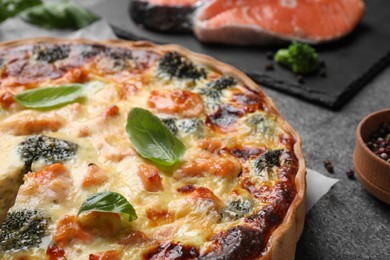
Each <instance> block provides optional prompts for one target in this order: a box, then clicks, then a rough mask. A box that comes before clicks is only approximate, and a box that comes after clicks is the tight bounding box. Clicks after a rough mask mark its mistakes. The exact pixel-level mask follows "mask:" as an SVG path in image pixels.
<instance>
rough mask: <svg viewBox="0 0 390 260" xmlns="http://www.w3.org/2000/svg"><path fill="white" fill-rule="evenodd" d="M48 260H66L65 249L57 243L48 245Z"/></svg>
mask: <svg viewBox="0 0 390 260" xmlns="http://www.w3.org/2000/svg"><path fill="white" fill-rule="evenodd" d="M46 256H47V259H48V260H66V257H65V250H64V249H63V248H61V247H59V246H57V245H49V246H48V247H47V249H46Z"/></svg>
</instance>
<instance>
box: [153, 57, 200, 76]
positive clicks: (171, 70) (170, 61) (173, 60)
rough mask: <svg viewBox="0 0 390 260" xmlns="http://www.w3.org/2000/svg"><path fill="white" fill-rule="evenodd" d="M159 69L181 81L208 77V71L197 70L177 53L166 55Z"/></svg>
mask: <svg viewBox="0 0 390 260" xmlns="http://www.w3.org/2000/svg"><path fill="white" fill-rule="evenodd" d="M158 68H159V70H160V71H161V72H163V73H166V74H168V76H169V77H177V78H180V79H193V80H195V79H200V78H205V77H206V70H205V69H203V68H197V67H196V66H195V65H194V64H193V63H192V62H190V61H189V60H187V59H186V58H185V57H183V56H181V55H180V54H179V53H177V52H168V53H166V54H165V55H164V56H163V57H162V58H161V59H160V62H159V65H158Z"/></svg>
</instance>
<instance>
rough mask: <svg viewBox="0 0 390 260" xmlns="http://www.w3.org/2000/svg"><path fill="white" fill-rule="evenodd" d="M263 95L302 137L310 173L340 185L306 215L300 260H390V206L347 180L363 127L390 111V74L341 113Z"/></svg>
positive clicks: (275, 94) (273, 93) (384, 74)
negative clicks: (358, 130)
mask: <svg viewBox="0 0 390 260" xmlns="http://www.w3.org/2000/svg"><path fill="white" fill-rule="evenodd" d="M264 90H265V92H266V93H267V94H268V95H269V96H270V97H271V98H272V99H273V100H274V102H275V104H276V106H277V107H278V108H279V110H280V111H281V113H282V115H283V116H284V117H285V118H286V119H287V121H288V122H289V123H290V124H291V125H292V126H293V127H294V128H295V129H296V130H297V132H298V133H299V135H300V136H301V138H302V143H303V151H304V155H305V160H306V164H307V167H308V168H311V169H314V170H316V171H318V172H320V173H322V174H324V175H326V176H329V177H333V178H338V179H340V181H339V182H338V183H337V184H336V185H335V186H333V187H332V189H331V190H330V191H329V192H328V193H327V194H326V195H325V196H324V197H322V198H321V199H320V201H319V202H318V203H317V204H316V205H315V206H314V207H313V208H312V209H311V210H310V211H309V212H308V214H307V215H306V220H305V227H304V231H303V234H302V236H301V239H300V240H299V242H298V245H297V252H296V259H390V206H388V205H386V204H385V203H383V202H381V201H379V200H377V199H376V198H375V197H373V196H372V195H371V194H369V193H368V192H367V191H366V190H365V189H364V188H363V186H362V185H361V184H360V182H359V181H358V179H357V178H355V179H354V180H351V179H349V178H347V176H346V174H345V172H346V171H347V170H349V169H353V163H352V153H353V149H354V145H355V131H356V127H357V125H358V123H359V121H360V120H361V119H363V118H364V117H365V116H366V115H368V114H370V113H372V112H374V111H377V110H381V109H384V108H390V68H388V69H386V70H385V71H383V72H382V73H381V74H380V75H379V76H377V77H376V78H375V79H374V80H373V81H372V82H370V83H369V84H368V85H367V86H366V87H365V88H364V89H363V90H361V91H360V92H359V93H358V94H357V95H356V96H355V97H354V98H353V99H352V101H351V102H349V103H348V104H347V105H346V106H345V107H344V108H343V109H342V110H341V111H338V112H333V111H329V110H327V109H324V108H321V107H318V106H315V105H312V104H309V103H307V102H304V101H301V100H298V99H296V98H293V97H290V96H287V95H285V94H282V93H280V92H276V91H273V90H270V89H264ZM326 159H329V160H331V161H332V163H333V165H334V167H335V173H334V174H329V173H327V171H326V170H325V168H324V165H323V161H324V160H326Z"/></svg>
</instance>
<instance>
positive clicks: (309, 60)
mask: <svg viewBox="0 0 390 260" xmlns="http://www.w3.org/2000/svg"><path fill="white" fill-rule="evenodd" d="M274 59H275V61H276V62H278V63H280V64H282V65H285V66H287V67H289V68H291V70H292V71H293V72H295V73H297V74H309V73H311V72H314V71H316V70H317V69H318V67H319V65H320V61H319V57H318V54H317V53H316V50H315V49H314V48H313V47H311V46H309V45H308V44H305V43H300V42H293V43H291V44H290V46H288V48H287V49H280V50H278V52H277V53H276V54H275V57H274Z"/></svg>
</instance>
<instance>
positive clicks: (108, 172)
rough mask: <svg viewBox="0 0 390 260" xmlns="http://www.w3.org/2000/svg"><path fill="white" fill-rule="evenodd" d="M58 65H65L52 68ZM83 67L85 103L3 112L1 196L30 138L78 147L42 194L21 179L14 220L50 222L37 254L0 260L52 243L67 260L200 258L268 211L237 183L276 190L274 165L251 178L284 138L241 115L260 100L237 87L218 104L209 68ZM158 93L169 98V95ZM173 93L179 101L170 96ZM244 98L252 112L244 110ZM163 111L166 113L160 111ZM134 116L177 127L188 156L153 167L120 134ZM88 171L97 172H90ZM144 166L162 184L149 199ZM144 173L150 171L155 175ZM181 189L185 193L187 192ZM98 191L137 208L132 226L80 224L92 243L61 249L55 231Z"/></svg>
mask: <svg viewBox="0 0 390 260" xmlns="http://www.w3.org/2000/svg"><path fill="white" fill-rule="evenodd" d="M61 62H62V63H63V62H64V61H57V63H61ZM93 64H95V65H94V66H95V67H96V66H98V65H99V66H102V67H103V68H106V67H108V66H109V65H108V64H109V63H108V62H106V63H104V61H100V63H97V62H96V63H93ZM96 64H98V65H96ZM86 66H87V65H86ZM88 66H89V67H88V70H87V71H88V80H87V81H86V82H85V83H84V84H85V88H84V92H85V97H86V98H85V99H84V100H83V101H82V102H80V103H73V104H69V105H66V106H64V107H61V108H57V109H54V110H45V111H41V110H31V109H25V108H23V107H22V106H21V105H19V104H16V103H13V104H11V105H10V106H9V107H7V108H3V109H0V129H1V131H0V139H1V140H2V142H1V143H0V158H2V160H1V161H0V184H1V187H6V186H9V183H10V182H11V181H10V180H12V178H13V176H17V175H18V174H19V173H20V171H21V170H22V168H23V166H24V163H23V161H22V159H21V157H20V155H19V154H18V151H17V147H18V145H19V144H20V143H21V142H22V141H23V140H25V139H26V138H27V137H28V136H33V135H37V134H43V135H46V136H49V137H53V138H58V139H63V140H67V141H70V142H73V143H76V144H77V145H78V150H77V154H76V155H75V156H74V157H72V158H71V159H69V160H65V161H64V162H63V165H64V167H65V168H66V169H67V171H68V173H64V174H62V175H58V177H55V178H54V179H53V180H51V179H50V180H49V179H46V180H45V184H41V185H40V186H39V187H38V188H36V186H34V185H33V184H31V183H33V182H34V181H35V180H34V179H32V177H31V176H32V175H30V174H27V175H25V177H24V181H25V183H24V184H23V185H22V186H21V188H20V190H19V194H18V196H17V198H16V203H15V205H14V206H13V207H12V208H11V211H17V210H23V209H37V210H40V211H42V212H44V213H45V214H46V215H48V216H50V221H49V227H48V235H47V236H46V237H45V238H44V239H43V241H42V243H41V245H40V246H39V247H34V248H28V249H23V250H17V251H16V252H11V251H6V252H2V253H0V255H1V257H2V259H13V258H14V257H15V256H26V257H27V256H28V259H43V258H45V257H46V250H47V248H48V246H49V245H50V244H59V245H61V247H62V248H63V250H64V252H65V257H66V258H67V259H88V258H89V256H90V254H96V253H97V252H105V251H109V250H116V251H117V252H119V253H118V254H119V255H121V256H122V257H123V259H141V258H142V257H144V255H143V254H144V253H145V252H146V251H147V250H148V248H155V247H156V246H157V245H159V244H161V243H163V241H174V242H179V243H181V244H183V245H189V246H194V247H196V248H199V253H200V254H202V253H204V252H206V250H207V249H208V248H209V246H210V239H211V238H212V237H213V236H214V235H215V234H217V233H219V232H222V231H224V230H226V229H228V228H229V227H233V226H236V225H238V224H240V223H243V221H244V218H243V216H248V215H250V214H252V213H256V212H258V211H259V210H260V209H261V208H263V207H264V206H265V205H268V202H267V201H263V200H261V199H256V198H255V197H254V196H253V194H251V193H250V190H249V189H246V188H245V187H244V185H243V180H245V178H246V179H250V181H251V182H252V184H253V185H254V186H255V187H257V189H259V190H260V189H261V187H262V186H263V185H264V184H267V185H268V186H272V185H273V184H274V183H275V181H277V176H276V174H275V172H276V169H277V166H270V167H273V169H272V170H271V169H269V170H267V171H266V172H262V174H257V175H256V174H253V169H252V168H253V167H254V166H253V165H254V164H255V163H256V158H257V157H258V156H259V155H261V154H263V153H264V152H265V151H270V150H282V149H286V147H285V145H284V144H282V143H281V142H280V136H282V135H283V134H284V130H283V129H281V128H279V127H278V125H277V124H276V123H275V122H276V121H275V118H274V115H272V114H270V113H267V112H266V111H263V110H262V109H260V108H255V109H252V110H251V111H250V112H248V111H246V110H245V109H246V108H242V107H244V105H246V104H252V103H253V102H259V101H256V97H258V94H257V93H255V92H253V91H249V90H248V89H247V88H246V87H245V86H244V85H242V83H240V82H236V83H235V84H233V86H229V87H227V88H225V89H223V90H220V91H219V92H218V93H214V94H216V96H213V95H212V94H207V93H206V92H205V89H206V90H207V88H212V87H210V85H208V84H210V82H213V81H215V79H218V78H220V77H221V76H223V75H220V74H219V73H217V72H214V71H211V70H210V69H209V68H206V67H204V69H205V70H206V71H207V75H208V76H207V77H206V78H204V79H199V80H188V79H186V80H181V79H178V78H175V77H168V76H166V75H164V73H161V71H159V69H158V62H155V63H154V64H153V65H152V66H150V67H149V68H147V69H144V70H142V71H140V72H132V71H131V69H130V71H117V72H115V73H111V74H107V75H105V74H104V73H103V74H102V73H98V72H97V71H94V70H93V69H92V67H94V66H92V65H90V64H89V65H88ZM197 66H199V67H202V65H200V64H197ZM123 79H125V80H123ZM7 80H8V81H7V82H8V83H7V82H5V81H3V85H2V89H1V90H0V91H3V92H5V91H6V90H8V89H10V88H9V87H7V85H6V84H9V85H12V84H14V83H12V84H11V83H10V79H7ZM66 81H67V78H66V76H63V77H62V78H60V79H56V80H49V81H42V82H41V83H40V84H39V85H38V86H36V87H45V86H52V85H60V84H58V82H61V84H63V83H66ZM124 82H125V83H126V84H124ZM25 88H27V85H23V84H21V85H17V86H14V87H12V92H13V93H18V92H21V91H23V90H24V89H25ZM183 91H189V92H190V93H192V94H191V95H197V96H191V95H190V96H189V97H179V99H180V98H182V99H183V100H182V101H180V102H181V103H180V106H178V107H177V110H175V106H176V105H177V104H178V103H177V102H179V101H178V99H177V98H176V96H177V95H179V96H180V95H182V93H185V92H183ZM152 92H153V93H155V94H156V95H163V96H160V98H155V99H153V100H154V101H153V102H157V103H158V102H160V104H157V106H151V105H150V102H148V100H150V97H151V93H152ZM161 92H164V93H168V96H167V95H165V94H161ZM173 92H175V93H176V94H177V93H178V94H177V95H176V94H175V95H176V96H175V97H172V96H171V97H169V93H173ZM0 94H1V93H0ZM198 96H199V97H200V98H201V99H200V102H201V103H199V101H198V100H197V97H198ZM169 98H171V99H172V100H173V101H172V100H171V101H169V102H173V104H166V103H161V102H168V101H167V99H169ZM250 98H252V99H253V100H252V99H251V100H252V101H253V102H252V103H250V102H251V100H249V101H248V99H250ZM156 100H157V101H156ZM161 100H163V101H161ZM164 100H165V101H164ZM175 102H176V103H175ZM234 102H236V103H234ZM240 102H241V103H240ZM193 103H194V104H193ZM232 104H233V105H232ZM234 104H235V105H234ZM243 104H244V105H243ZM159 105H160V108H161V107H162V108H161V109H159ZM168 105H169V106H170V109H166V107H167V106H168ZM194 106H197V107H196V108H195V109H197V110H196V113H192V112H194ZM240 106H241V107H240ZM133 107H141V108H145V109H148V110H150V111H151V112H153V113H154V114H155V115H157V116H159V117H160V118H161V119H162V120H167V119H173V122H174V123H173V124H174V127H176V128H177V133H176V135H177V136H178V138H180V139H181V140H182V141H183V143H184V144H185V146H186V148H187V151H186V154H185V156H184V159H183V161H182V162H181V163H180V164H178V165H176V166H175V167H173V168H162V167H157V168H156V167H155V165H153V164H152V163H151V162H150V161H148V160H145V159H143V158H141V157H140V156H139V155H138V154H137V152H136V151H135V149H134V148H133V146H132V144H131V142H130V140H129V138H128V136H127V133H126V130H125V126H126V119H127V114H128V112H129V111H130V110H131V108H133ZM172 107H173V108H172ZM221 107H222V108H223V109H222V110H221ZM236 110H237V111H236ZM186 111H188V112H186ZM237 114H239V116H237ZM213 115H215V116H213ZM26 122H28V123H26ZM194 126H196V127H194ZM171 130H172V129H171ZM247 147H249V148H251V149H252V150H253V154H250V153H249V152H248V154H250V155H248V156H247V157H245V156H244V157H239V156H238V157H237V156H235V155H234V152H233V150H234V149H236V150H237V151H238V150H239V148H240V149H241V148H242V149H244V148H247ZM256 149H257V150H256ZM234 151H235V150H234ZM248 151H249V150H248ZM91 163H93V164H94V167H95V168H93V169H91V165H90V164H91ZM49 165H50V163H47V162H45V161H43V160H39V161H36V162H34V163H33V164H32V167H31V171H32V172H39V171H42V170H43V169H45V167H48V166H49ZM141 165H146V167H147V166H148V165H149V166H150V165H153V167H155V169H157V170H158V176H160V178H158V177H157V182H158V180H160V181H161V184H158V183H157V184H156V185H162V188H161V186H159V187H157V188H156V189H155V191H150V189H151V190H153V189H154V188H153V186H152V187H151V188H150V187H149V188H146V187H147V186H145V185H146V184H145V182H143V181H147V180H143V179H141V175H140V172H139V171H140V169H141V168H142V166H141ZM140 166H141V168H140ZM149 169H150V170H151V171H153V169H154V168H149ZM91 171H92V172H91ZM272 172H273V173H272ZM142 176H144V175H142ZM146 177H147V176H146ZM146 177H145V176H144V178H146ZM88 178H89V179H88ZM91 182H92V184H91ZM149 184H150V183H149ZM151 185H153V183H151ZM183 187H188V191H184V190H183V189H184V188H183ZM148 189H149V191H148ZM99 191H115V192H118V193H120V194H122V195H123V196H124V197H125V198H126V199H127V200H128V201H129V202H130V203H131V204H132V205H133V206H134V208H135V210H136V212H137V215H138V219H137V220H135V221H133V222H131V223H128V222H127V221H126V220H125V219H121V218H119V219H116V220H115V221H116V224H115V225H114V226H112V225H108V226H107V225H105V224H102V223H103V222H102V223H101V222H99V220H96V219H99V218H100V216H99V217H96V219H95V220H92V221H96V223H95V222H93V225H97V226H98V228H99V225H100V224H101V225H102V226H101V228H100V229H101V230H100V231H101V232H103V231H104V232H103V234H102V233H99V232H94V231H91V230H90V229H89V228H88V225H87V226H85V223H87V222H88V221H89V220H88V219H87V220H83V218H81V219H80V218H78V219H77V220H76V222H77V223H78V224H77V225H79V226H81V228H82V229H83V232H86V233H87V234H88V236H89V237H88V239H86V238H84V239H83V238H78V237H77V236H76V235H73V237H71V238H70V239H69V241H68V242H66V243H62V242H61V241H62V240H59V239H58V238H57V237H58V230H59V228H60V224H59V223H61V221H64V217H66V216H76V214H77V212H78V210H79V208H80V205H81V204H82V203H83V202H84V201H85V200H86V199H87V198H88V197H89V196H91V195H92V194H95V193H96V192H99ZM244 199H249V200H248V203H249V206H250V209H249V210H248V211H246V212H244V213H243V214H242V216H239V217H237V218H236V217H234V214H236V213H237V212H233V211H231V210H230V209H229V205H232V201H240V200H241V201H242V200H244ZM229 203H230V204H229ZM83 221H84V222H83ZM107 221H108V222H109V221H112V219H108V220H107ZM72 223H73V222H72ZM80 223H81V224H80ZM83 223H84V224H83ZM104 223H106V222H104ZM83 225H84V226H83ZM85 227H86V228H85ZM69 230H70V228H69ZM118 230H119V231H118ZM124 230H125V231H124ZM115 232H119V233H120V232H122V233H123V232H125V233H126V232H127V233H128V234H138V233H134V232H142V234H143V235H142V236H141V239H138V241H137V239H133V240H132V241H131V242H123V236H125V235H123V234H122V233H121V234H122V235H123V236H122V237H120V236H119V235H117V236H116V233H115ZM107 233H109V234H110V235H107ZM111 233H115V234H114V235H112V234H111Z"/></svg>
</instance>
